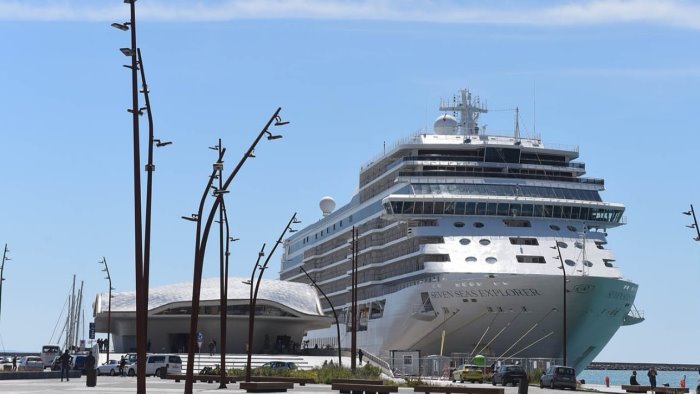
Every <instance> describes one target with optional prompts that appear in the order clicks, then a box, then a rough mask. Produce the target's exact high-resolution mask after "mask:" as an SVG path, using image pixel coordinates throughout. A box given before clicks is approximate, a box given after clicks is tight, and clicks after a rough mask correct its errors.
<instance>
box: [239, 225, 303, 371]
mask: <svg viewBox="0 0 700 394" xmlns="http://www.w3.org/2000/svg"><path fill="white" fill-rule="evenodd" d="M292 223H299V221H298V220H297V213H296V212H294V215H292V218H291V219H289V222H288V223H287V226H286V227H285V228H284V230H283V231H282V234H280V236H279V238H277V241H276V242H275V245H274V246H273V247H272V250H271V251H270V254H268V255H267V258H265V262H264V263H263V265H262V266H261V267H260V270H259V271H258V280H257V282H256V283H255V291H253V298H252V303H251V306H252V308H251V310H252V312H251V314H250V318H249V319H248V362H247V364H246V370H245V381H246V382H250V372H251V362H252V357H253V333H254V329H255V306H256V304H257V300H258V290H259V289H260V281H261V280H262V276H263V274H264V273H265V269H267V265H268V263H269V262H270V258H271V257H272V255H273V254H275V250H276V249H277V246H279V245H280V244H281V243H282V238H284V235H285V234H286V233H287V231H288V230H289V229H291V226H292ZM251 286H252V283H251Z"/></svg>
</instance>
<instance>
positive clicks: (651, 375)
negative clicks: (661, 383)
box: [647, 367, 657, 391]
mask: <svg viewBox="0 0 700 394" xmlns="http://www.w3.org/2000/svg"><path fill="white" fill-rule="evenodd" d="M656 375H657V374H656V367H651V368H649V372H647V376H648V377H649V386H651V391H656Z"/></svg>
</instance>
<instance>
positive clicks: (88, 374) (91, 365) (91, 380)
mask: <svg viewBox="0 0 700 394" xmlns="http://www.w3.org/2000/svg"><path fill="white" fill-rule="evenodd" d="M85 385H86V386H88V387H95V386H96V385H97V375H96V371H95V356H93V355H92V350H91V351H90V354H88V355H87V357H85Z"/></svg>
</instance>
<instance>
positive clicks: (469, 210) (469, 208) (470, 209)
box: [464, 202, 477, 215]
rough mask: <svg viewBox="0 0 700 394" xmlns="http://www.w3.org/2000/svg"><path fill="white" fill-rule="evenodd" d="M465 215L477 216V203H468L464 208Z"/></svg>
mask: <svg viewBox="0 0 700 394" xmlns="http://www.w3.org/2000/svg"><path fill="white" fill-rule="evenodd" d="M464 214H465V215H477V213H476V203H475V202H468V203H467V204H466V205H465V207H464Z"/></svg>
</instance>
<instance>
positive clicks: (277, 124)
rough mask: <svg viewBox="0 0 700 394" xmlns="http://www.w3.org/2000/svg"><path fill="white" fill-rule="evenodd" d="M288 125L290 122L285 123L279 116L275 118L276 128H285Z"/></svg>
mask: <svg viewBox="0 0 700 394" xmlns="http://www.w3.org/2000/svg"><path fill="white" fill-rule="evenodd" d="M286 124H289V122H286V121H283V120H282V118H280V117H279V115H278V116H276V117H275V126H284V125H286Z"/></svg>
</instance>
